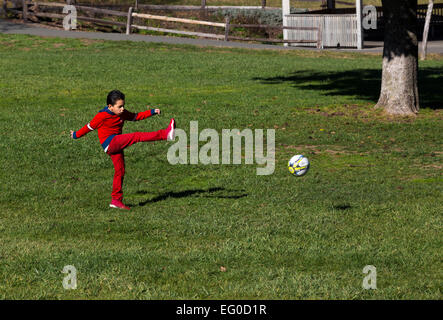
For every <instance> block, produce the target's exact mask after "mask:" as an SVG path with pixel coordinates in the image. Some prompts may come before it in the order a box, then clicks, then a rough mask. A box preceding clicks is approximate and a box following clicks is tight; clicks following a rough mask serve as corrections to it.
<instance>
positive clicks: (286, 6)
mask: <svg viewBox="0 0 443 320" xmlns="http://www.w3.org/2000/svg"><path fill="white" fill-rule="evenodd" d="M281 7H282V15H283V27H288V18H286V15H288V14H290V13H291V4H290V0H282V6H281ZM283 40H288V30H287V29H283ZM284 46H285V47H287V46H288V43H287V42H285V43H284Z"/></svg>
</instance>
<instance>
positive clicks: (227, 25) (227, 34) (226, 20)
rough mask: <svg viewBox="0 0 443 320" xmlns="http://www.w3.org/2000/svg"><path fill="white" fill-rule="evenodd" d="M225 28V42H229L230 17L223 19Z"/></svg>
mask: <svg viewBox="0 0 443 320" xmlns="http://www.w3.org/2000/svg"><path fill="white" fill-rule="evenodd" d="M225 22H226V27H225V41H229V23H230V22H231V17H230V16H227V17H226V18H225Z"/></svg>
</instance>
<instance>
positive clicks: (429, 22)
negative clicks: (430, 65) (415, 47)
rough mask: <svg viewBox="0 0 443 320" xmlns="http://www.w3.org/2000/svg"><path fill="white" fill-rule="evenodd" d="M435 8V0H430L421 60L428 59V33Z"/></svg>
mask: <svg viewBox="0 0 443 320" xmlns="http://www.w3.org/2000/svg"><path fill="white" fill-rule="evenodd" d="M433 8H434V0H429V4H428V10H427V12H426V21H425V29H424V30H423V39H422V43H421V44H422V46H421V57H420V60H425V59H426V49H427V46H428V33H429V25H430V24H431V17H432V9H433Z"/></svg>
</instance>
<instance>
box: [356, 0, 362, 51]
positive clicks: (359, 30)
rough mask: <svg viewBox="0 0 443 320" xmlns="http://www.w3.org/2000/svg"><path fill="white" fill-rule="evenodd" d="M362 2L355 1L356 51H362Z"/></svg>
mask: <svg viewBox="0 0 443 320" xmlns="http://www.w3.org/2000/svg"><path fill="white" fill-rule="evenodd" d="M361 4H362V0H356V1H355V7H356V9H355V10H356V13H357V49H358V50H361V49H363V28H362V11H361V10H362V8H361Z"/></svg>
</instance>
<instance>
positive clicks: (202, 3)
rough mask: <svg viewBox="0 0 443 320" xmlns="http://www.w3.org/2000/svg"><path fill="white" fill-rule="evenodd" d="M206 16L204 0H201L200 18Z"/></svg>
mask: <svg viewBox="0 0 443 320" xmlns="http://www.w3.org/2000/svg"><path fill="white" fill-rule="evenodd" d="M205 18H206V0H202V2H201V8H200V19H205Z"/></svg>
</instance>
